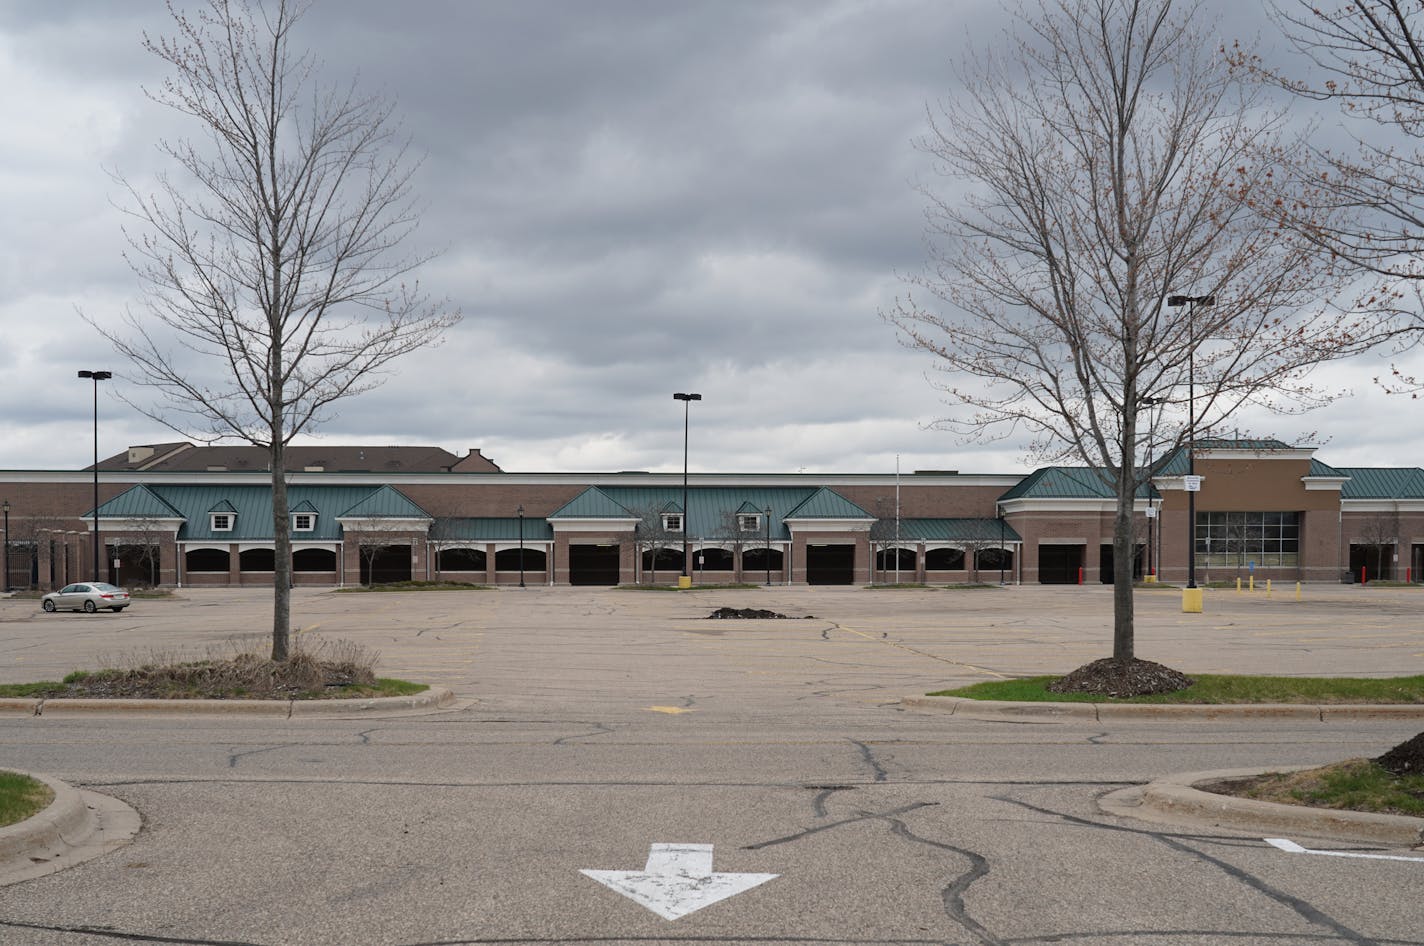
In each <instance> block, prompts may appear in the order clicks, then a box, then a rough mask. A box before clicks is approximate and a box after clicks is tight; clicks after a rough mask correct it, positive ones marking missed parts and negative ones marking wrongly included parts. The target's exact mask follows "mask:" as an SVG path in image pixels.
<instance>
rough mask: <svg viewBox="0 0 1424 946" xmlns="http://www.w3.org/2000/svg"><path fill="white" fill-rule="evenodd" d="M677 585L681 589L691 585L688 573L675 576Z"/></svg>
mask: <svg viewBox="0 0 1424 946" xmlns="http://www.w3.org/2000/svg"><path fill="white" fill-rule="evenodd" d="M677 586H678V587H679V588H681V589H683V590H686V589H688V588H691V587H692V577H691V576H690V575H679V576H677Z"/></svg>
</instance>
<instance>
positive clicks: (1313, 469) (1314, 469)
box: [1306, 457, 1349, 476]
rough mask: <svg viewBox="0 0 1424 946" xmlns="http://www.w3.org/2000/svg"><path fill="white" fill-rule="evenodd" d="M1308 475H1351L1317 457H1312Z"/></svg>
mask: <svg viewBox="0 0 1424 946" xmlns="http://www.w3.org/2000/svg"><path fill="white" fill-rule="evenodd" d="M1306 475H1307V476H1349V474H1348V473H1345V472H1343V471H1342V470H1337V469H1335V467H1333V466H1331V465H1330V464H1328V463H1323V462H1321V461H1320V460H1317V459H1315V457H1311V458H1310V472H1309V473H1307V474H1306Z"/></svg>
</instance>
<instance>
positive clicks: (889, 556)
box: [875, 548, 915, 572]
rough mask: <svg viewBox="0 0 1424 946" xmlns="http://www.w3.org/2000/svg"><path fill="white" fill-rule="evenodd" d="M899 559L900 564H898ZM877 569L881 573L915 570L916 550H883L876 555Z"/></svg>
mask: <svg viewBox="0 0 1424 946" xmlns="http://www.w3.org/2000/svg"><path fill="white" fill-rule="evenodd" d="M896 559H898V560H899V561H898V563H897V562H896ZM875 567H876V568H877V569H879V570H881V571H893V570H894V569H896V568H899V569H900V570H901V571H911V572H912V571H914V570H915V550H914V549H900V548H895V549H881V550H880V551H878V552H876V553H875Z"/></svg>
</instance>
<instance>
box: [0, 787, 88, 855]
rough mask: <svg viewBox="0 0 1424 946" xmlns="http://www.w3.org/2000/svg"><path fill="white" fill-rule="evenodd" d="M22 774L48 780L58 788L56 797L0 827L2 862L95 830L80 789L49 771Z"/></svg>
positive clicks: (51, 789) (52, 789)
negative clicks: (26, 814)
mask: <svg viewBox="0 0 1424 946" xmlns="http://www.w3.org/2000/svg"><path fill="white" fill-rule="evenodd" d="M5 771H7V772H14V771H15V770H14V769H6V770H5ZM19 774H20V775H27V776H29V777H30V778H32V779H34V780H35V781H37V782H43V783H45V785H47V786H49V790H50V791H52V792H54V800H53V801H51V802H50V803H49V804H48V805H47V806H45V808H44V810H42V811H40V812H39V813H38V814H35V815H33V816H31V817H29V818H27V819H25V820H24V821H21V822H18V823H16V824H12V825H9V826H8V827H4V828H0V862H3V861H8V860H10V859H12V858H14V857H18V856H22V855H27V854H28V853H29V852H30V851H33V850H35V849H37V848H47V847H50V846H52V845H55V844H63V843H64V842H65V840H66V839H69V840H71V841H75V840H78V839H80V838H82V837H84V836H85V835H87V834H88V833H90V832H91V831H92V830H93V828H94V824H93V816H92V814H91V812H90V811H89V806H88V805H86V804H84V798H83V796H82V795H80V794H79V790H78V789H76V788H73V787H71V786H70V785H68V784H66V783H64V782H61V781H60V780H59V779H57V778H50V777H49V776H47V775H36V774H35V773H33V772H20V773H19Z"/></svg>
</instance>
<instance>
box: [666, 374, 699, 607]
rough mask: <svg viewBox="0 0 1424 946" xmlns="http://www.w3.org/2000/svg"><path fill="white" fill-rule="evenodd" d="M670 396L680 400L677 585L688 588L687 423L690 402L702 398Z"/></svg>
mask: <svg viewBox="0 0 1424 946" xmlns="http://www.w3.org/2000/svg"><path fill="white" fill-rule="evenodd" d="M672 397H673V400H675V401H681V402H682V579H681V581H679V582H678V587H680V588H690V587H692V582H691V580H690V579H689V578H688V577H687V512H688V509H687V430H688V427H687V425H688V415H689V413H690V412H691V410H692V402H693V401H700V400H702V395H700V394H674V395H673V396H672Z"/></svg>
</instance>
